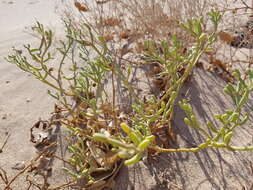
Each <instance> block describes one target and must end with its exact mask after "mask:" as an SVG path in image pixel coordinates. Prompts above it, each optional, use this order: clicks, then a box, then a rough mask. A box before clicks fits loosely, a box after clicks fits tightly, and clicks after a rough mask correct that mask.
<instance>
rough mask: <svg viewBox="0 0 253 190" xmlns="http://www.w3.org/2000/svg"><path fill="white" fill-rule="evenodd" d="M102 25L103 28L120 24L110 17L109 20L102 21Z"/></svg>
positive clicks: (117, 20)
mask: <svg viewBox="0 0 253 190" xmlns="http://www.w3.org/2000/svg"><path fill="white" fill-rule="evenodd" d="M103 23H104V25H105V26H117V25H119V24H120V23H121V21H120V20H119V19H117V18H112V17H110V18H107V19H104V21H103Z"/></svg>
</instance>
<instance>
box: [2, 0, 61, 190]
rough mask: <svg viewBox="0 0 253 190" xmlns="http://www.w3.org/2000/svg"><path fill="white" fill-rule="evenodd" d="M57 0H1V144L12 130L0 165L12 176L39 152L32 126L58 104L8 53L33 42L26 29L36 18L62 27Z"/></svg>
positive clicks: (18, 186) (45, 116) (53, 25)
mask: <svg viewBox="0 0 253 190" xmlns="http://www.w3.org/2000/svg"><path fill="white" fill-rule="evenodd" d="M55 3H56V1H50V0H22V1H2V0H1V1H0V26H1V27H0V73H1V74H0V81H1V85H0V89H1V90H0V92H1V93H0V142H1V144H2V143H3V141H4V139H5V137H6V136H5V134H6V133H7V132H8V133H9V134H11V135H10V138H9V139H8V141H7V144H6V146H5V147H4V149H3V153H1V154H0V167H2V168H3V169H5V170H6V171H7V173H8V175H9V176H13V175H15V174H16V173H17V172H18V171H17V170H15V169H12V167H13V166H14V165H15V164H16V163H20V162H28V161H29V160H30V159H31V158H32V157H33V156H34V155H35V149H34V147H33V146H32V144H31V142H30V141H29V139H30V137H29V128H30V127H31V126H32V125H33V124H34V122H36V120H38V119H39V118H40V117H41V118H45V119H46V118H48V117H49V114H50V112H51V111H52V110H53V106H54V104H53V101H52V99H51V98H50V97H48V96H47V94H46V92H47V87H46V86H45V85H43V84H41V83H40V82H39V81H37V80H35V79H34V78H33V77H31V76H29V75H28V74H27V73H25V72H22V71H21V70H19V69H18V68H17V67H16V66H15V65H11V64H10V63H8V62H7V61H5V60H4V57H5V56H7V55H8V54H9V53H10V51H11V48H12V47H13V46H15V47H20V46H21V45H22V44H24V43H30V42H32V40H33V37H31V35H30V34H28V33H27V32H26V28H27V27H28V28H29V27H30V26H31V25H32V24H33V23H35V22H36V20H38V21H40V22H41V23H43V24H45V25H48V26H50V27H52V28H53V29H57V28H59V26H60V18H59V16H58V15H57V14H56V13H55ZM1 183H2V182H0V184H1ZM23 183H24V182H22V180H20V183H18V184H16V186H14V187H16V188H14V189H21V190H22V189H24V187H23V186H22V184H23ZM20 184H21V186H20ZM0 189H2V188H1V185H0Z"/></svg>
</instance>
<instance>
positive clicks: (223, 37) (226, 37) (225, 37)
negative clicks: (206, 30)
mask: <svg viewBox="0 0 253 190" xmlns="http://www.w3.org/2000/svg"><path fill="white" fill-rule="evenodd" d="M219 37H220V39H221V40H222V41H223V42H225V43H231V42H233V41H234V40H235V39H234V37H233V36H231V35H230V34H229V33H227V32H224V31H221V32H219Z"/></svg>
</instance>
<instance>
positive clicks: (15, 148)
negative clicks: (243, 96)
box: [0, 0, 253, 190]
mask: <svg viewBox="0 0 253 190" xmlns="http://www.w3.org/2000/svg"><path fill="white" fill-rule="evenodd" d="M56 3H57V1H52V0H22V1H20V0H10V1H8V0H5V1H3V0H1V1H0V145H1V144H2V142H3V140H4V139H5V136H6V133H9V134H10V138H9V139H8V141H7V144H6V146H5V147H4V149H3V152H2V153H0V167H2V168H3V169H5V170H6V171H7V173H8V175H9V176H10V177H11V176H14V175H15V174H16V173H17V172H18V171H17V170H15V169H12V167H13V166H14V165H15V164H16V163H19V162H28V161H29V160H30V159H31V158H32V157H33V156H34V155H35V149H34V147H33V145H32V144H31V142H30V141H29V138H30V137H29V129H30V127H31V126H32V125H33V124H34V122H36V121H37V120H38V119H39V117H42V118H48V117H49V114H50V112H51V111H52V110H53V105H54V102H53V100H52V99H51V98H50V97H49V96H47V95H46V91H47V87H46V86H45V85H43V84H41V83H40V82H38V81H37V80H35V79H34V78H33V77H31V76H29V75H28V74H27V73H25V72H22V71H20V70H19V69H18V68H17V67H16V66H15V65H11V64H10V63H7V62H6V61H5V60H4V56H6V55H8V53H9V52H10V50H11V48H12V47H13V46H17V47H20V46H21V45H22V44H23V43H28V42H33V39H32V37H31V36H30V34H28V33H27V32H25V27H29V26H30V25H31V24H32V23H34V22H35V21H36V20H39V21H40V22H41V23H43V24H45V25H49V26H51V27H53V29H54V28H55V29H57V28H59V27H60V18H59V16H58V15H57V14H56V13H55V5H56ZM245 51H246V50H245ZM224 86H225V82H224V81H222V79H220V78H218V77H217V76H215V75H212V74H210V73H207V72H205V71H201V70H197V71H196V77H195V78H194V80H193V81H191V82H190V83H189V84H187V85H186V87H185V89H186V90H187V89H189V94H190V97H191V98H192V99H193V100H194V101H193V102H194V107H195V109H196V111H197V113H198V115H199V116H201V118H203V121H205V120H206V119H208V118H210V117H211V115H212V114H214V113H217V112H221V111H222V110H224V109H225V108H228V107H230V106H231V102H230V101H228V100H227V97H226V96H224V95H223V94H222V89H223V87H224ZM204 110H205V111H204ZM248 110H249V111H250V110H252V105H251V104H249V107H248ZM181 115H182V113H181V112H180V111H179V109H178V112H176V115H175V117H176V119H175V121H174V125H175V126H176V127H177V130H178V131H177V133H178V139H179V140H180V141H181V142H182V143H185V145H186V146H187V143H189V140H190V142H191V143H194V142H195V141H196V142H198V141H199V139H198V135H197V134H195V133H194V132H192V131H191V130H188V129H187V127H185V126H184V124H183V122H182V118H181ZM251 121H252V120H251ZM182 126H183V127H182ZM252 134H253V126H252V123H250V122H249V126H247V127H246V128H245V129H244V130H241V131H240V132H239V133H238V134H237V137H236V139H237V143H242V144H250V143H252ZM189 146H190V145H189ZM252 160H253V153H252V152H240V153H237V152H236V153H233V152H228V151H225V150H224V151H223V150H207V151H202V152H199V153H195V154H194V153H173V154H161V155H160V156H158V157H157V158H155V160H154V161H152V162H151V164H150V165H145V163H140V164H139V165H137V166H134V167H131V168H128V169H127V168H123V169H122V170H121V172H120V175H119V177H118V178H117V185H116V188H115V189H122V190H125V189H129V190H130V189H136V190H137V189H138V190H140V189H143V190H144V189H153V190H158V189H161V190H162V189H187V190H188V189H201V190H202V189H229V190H231V189H250V188H251V189H252V188H253V186H252V184H253V173H252V172H253V171H251V168H250V162H251V161H252ZM59 168H60V164H58V165H57V164H56V169H55V171H54V173H56V174H54V175H53V178H52V179H51V181H53V183H54V184H57V183H58V184H59V183H61V182H64V180H65V179H64V178H63V177H62V176H63V173H61V172H60V169H59ZM1 183H2V182H1V181H0V189H1ZM13 187H14V189H20V190H23V189H25V184H24V179H23V178H22V177H21V178H18V180H17V182H16V183H15V185H14V186H13Z"/></svg>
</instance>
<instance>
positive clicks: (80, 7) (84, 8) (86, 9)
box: [75, 2, 89, 12]
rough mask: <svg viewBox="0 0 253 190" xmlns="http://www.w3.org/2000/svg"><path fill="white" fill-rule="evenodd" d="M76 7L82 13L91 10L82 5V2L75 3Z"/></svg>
mask: <svg viewBox="0 0 253 190" xmlns="http://www.w3.org/2000/svg"><path fill="white" fill-rule="evenodd" d="M75 7H76V8H77V9H78V10H79V11H80V12H87V11H88V10H89V9H88V7H86V6H85V5H84V4H81V3H80V2H75Z"/></svg>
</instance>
